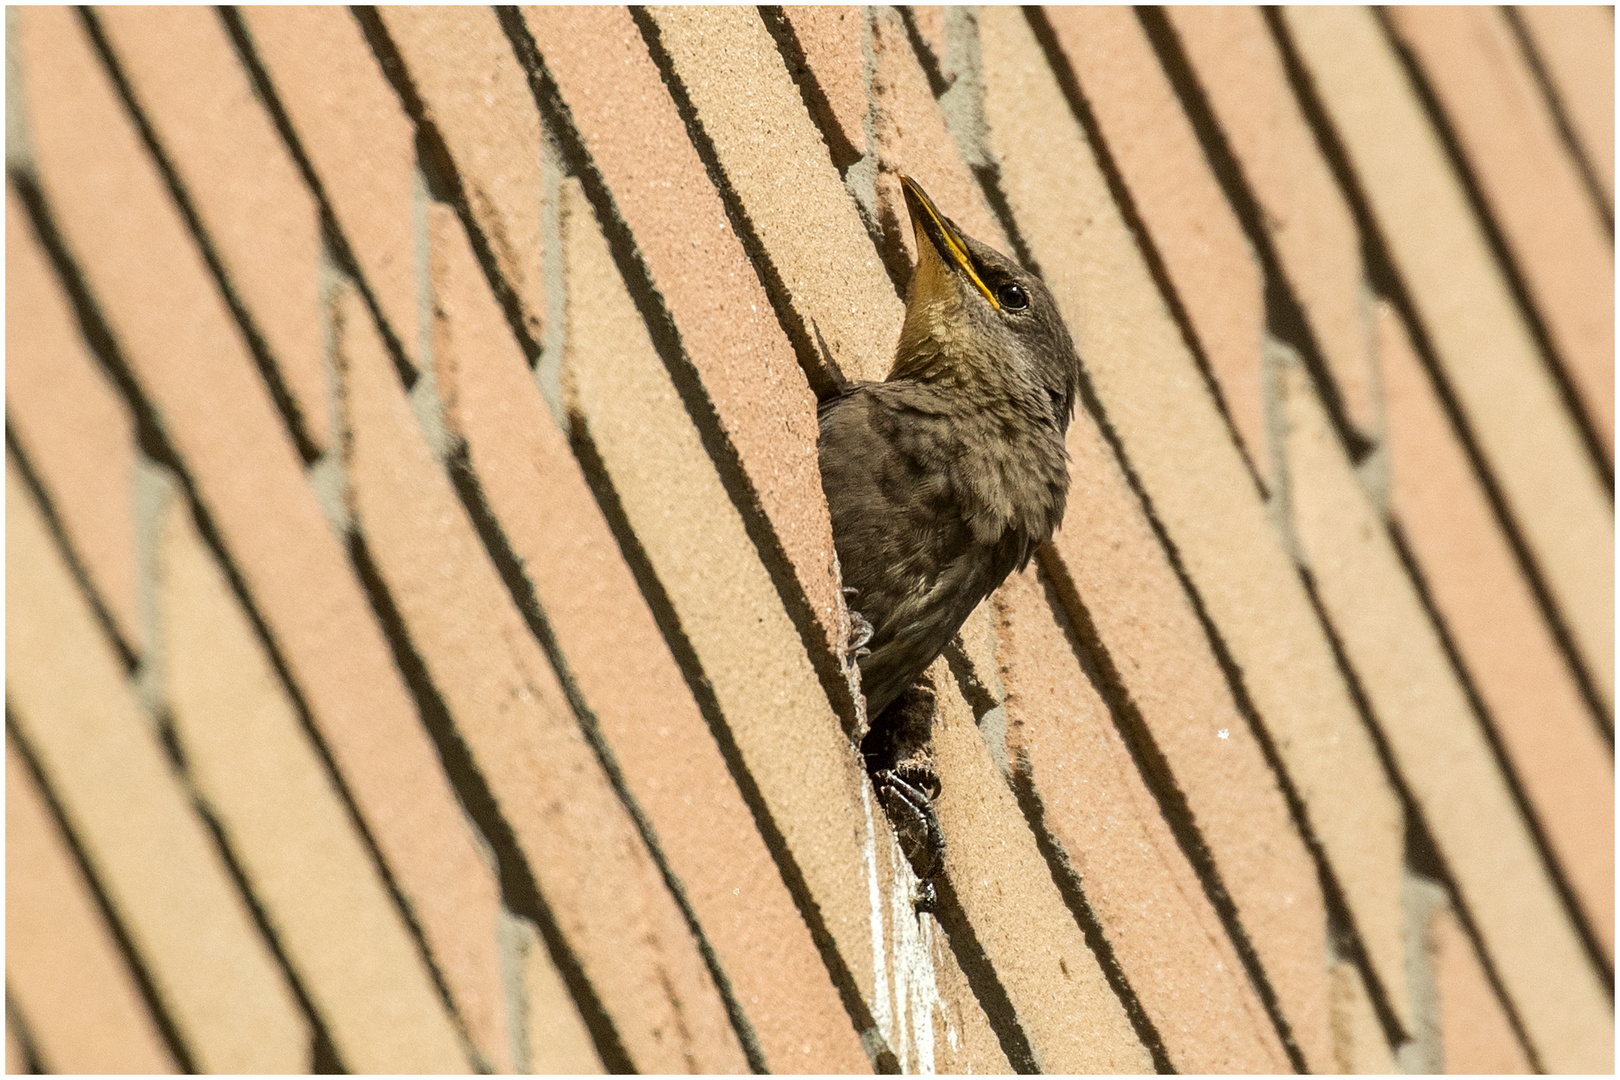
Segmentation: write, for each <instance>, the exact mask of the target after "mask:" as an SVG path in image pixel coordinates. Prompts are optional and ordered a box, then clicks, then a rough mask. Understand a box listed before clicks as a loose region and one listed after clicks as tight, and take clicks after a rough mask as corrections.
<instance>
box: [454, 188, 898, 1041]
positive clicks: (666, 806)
mask: <svg viewBox="0 0 1620 1080" xmlns="http://www.w3.org/2000/svg"><path fill="white" fill-rule="evenodd" d="M433 213H434V216H433V218H432V224H433V230H432V239H433V246H434V252H435V259H434V266H435V311H436V312H437V313H438V316H439V322H438V324H437V333H436V338H435V341H434V351H433V355H434V360H435V363H436V364H437V365H438V380H439V381H438V386H439V388H440V391H441V392H442V393H443V394H444V396H445V398H446V400H447V402H449V406H448V410H447V415H446V421H447V424H448V426H449V427H450V429H451V430H452V431H454V432H455V433H456V434H458V435H460V436H461V437H462V438H464V439H465V440H466V443H467V447H468V452H469V456H470V459H471V464H472V467H473V469H474V470H475V472H476V473H477V475H478V479H479V483H480V484H481V485H482V488H483V491H484V494H485V496H486V497H487V498H488V499H489V501H490V504H491V506H492V507H493V509H494V510H495V512H496V514H497V515H498V516H499V518H500V521H501V526H502V528H503V530H504V531H505V534H506V536H507V538H508V540H509V541H510V542H511V544H512V547H513V550H514V552H515V553H516V554H517V556H518V557H519V558H520V559H521V560H522V561H523V565H524V568H525V570H526V573H527V577H528V580H529V582H530V583H531V584H532V585H533V587H534V590H535V595H536V598H537V599H538V600H539V602H540V605H541V607H542V608H543V609H544V611H545V612H546V617H547V620H548V621H549V623H550V625H551V626H552V628H553V630H554V631H555V633H556V634H557V640H558V645H559V646H560V647H561V649H562V651H563V653H564V655H565V656H567V658H568V662H569V665H570V668H571V670H572V672H573V675H574V678H575V679H576V680H577V682H578V685H579V689H580V691H581V693H583V695H584V697H585V700H586V703H587V704H588V705H590V707H591V708H592V709H593V710H594V712H595V713H596V717H597V720H598V722H599V723H600V724H601V728H602V734H603V736H604V737H605V739H606V740H607V742H608V744H609V745H610V746H611V747H612V748H613V751H614V753H615V754H616V756H617V758H618V762H619V765H620V767H621V768H622V769H623V770H624V773H625V778H626V780H627V781H628V783H629V786H630V789H631V791H632V792H633V793H634V794H635V795H636V797H637V799H638V800H639V801H640V803H641V806H642V808H643V810H645V811H646V813H647V814H648V816H649V818H650V819H651V821H652V823H653V826H654V828H655V829H656V830H657V833H658V837H659V843H660V846H661V847H662V849H663V851H664V854H665V855H666V856H667V857H668V859H669V860H670V864H671V866H672V868H673V869H674V871H675V873H676V874H677V875H678V876H679V877H680V879H681V880H682V882H683V884H684V885H685V888H686V892H687V896H688V898H689V899H690V900H691V902H692V905H693V907H694V909H695V910H696V912H697V915H698V919H699V921H700V922H701V924H702V925H703V927H704V929H705V931H706V933H707V934H708V937H709V940H710V943H711V944H712V945H713V946H714V948H715V950H716V952H717V953H718V955H719V959H720V963H721V966H722V967H723V968H724V969H725V971H726V972H727V974H728V975H729V977H730V978H731V980H732V985H733V987H734V989H735V991H736V993H737V995H738V998H739V1000H740V1001H741V1002H742V1003H743V1011H744V1012H745V1013H746V1014H747V1016H748V1018H749V1021H750V1022H751V1023H752V1025H753V1027H754V1030H755V1033H756V1034H757V1035H758V1036H759V1039H760V1044H761V1048H762V1049H763V1051H764V1053H765V1055H766V1060H767V1061H768V1062H769V1063H770V1065H771V1067H772V1068H773V1069H778V1070H782V1071H795V1072H805V1071H814V1070H817V1069H824V1070H828V1071H835V1072H845V1071H859V1070H861V1069H864V1068H868V1067H870V1063H869V1062H868V1061H867V1058H866V1054H865V1053H864V1052H863V1051H862V1049H861V1045H860V1042H859V1040H858V1039H857V1037H856V1035H857V1033H856V1031H855V1030H854V1028H853V1027H851V1025H850V1019H849V1017H848V1015H847V1014H846V1013H845V1012H844V1009H843V1006H842V1004H841V1003H840V1002H839V1000H838V996H837V994H836V992H835V990H834V988H833V985H832V983H831V981H830V980H829V979H828V977H827V971H826V969H825V967H824V966H823V964H822V960H821V956H820V954H819V953H818V952H817V951H816V947H815V944H814V942H813V941H812V940H811V937H810V934H809V931H808V930H807V928H806V927H805V924H804V921H803V919H802V918H801V917H800V915H799V913H798V911H797V910H796V909H795V908H794V906H793V899H792V897H791V896H790V895H789V893H788V890H787V888H786V887H785V886H784V885H783V882H782V879H781V877H780V875H779V873H778V871H777V868H776V865H775V863H774V862H773V861H772V858H771V855H770V853H769V851H768V850H766V847H765V844H764V841H763V840H762V839H761V837H760V835H759V832H758V830H757V826H756V824H755V821H754V818H753V816H752V814H751V813H750V812H749V809H748V807H747V805H746V804H745V803H744V802H743V798H742V795H741V793H740V792H739V791H738V789H737V784H736V782H735V781H734V780H733V779H732V777H731V775H730V774H729V772H728V771H727V766H726V762H725V760H724V759H723V757H722V756H721V753H720V750H719V747H718V746H717V745H716V744H715V740H714V736H713V734H712V733H711V732H710V731H709V728H708V724H707V722H706V721H705V720H704V718H703V715H702V714H701V713H700V712H699V710H698V707H697V704H696V703H695V702H694V700H693V698H692V694H691V691H690V690H689V689H688V688H687V686H686V684H685V682H683V681H682V677H681V672H680V669H679V668H678V667H677V666H676V664H675V661H674V658H673V657H672V656H671V655H670V651H669V648H668V646H667V645H665V643H664V641H663V639H662V638H661V637H660V636H659V631H658V626H657V625H656V623H655V622H654V620H653V616H652V612H651V611H650V610H649V609H648V607H647V604H646V601H645V600H643V599H642V596H641V594H640V592H639V591H638V589H637V585H636V582H635V579H634V578H633V577H632V576H631V573H630V570H629V568H628V567H627V566H626V565H625V562H624V559H623V557H622V556H621V555H620V553H619V549H618V546H617V544H616V543H615V541H614V539H613V535H612V533H611V532H610V531H609V529H608V525H607V522H606V520H605V519H604V518H603V517H602V513H601V511H600V510H599V509H598V508H597V505H596V503H595V501H594V500H593V498H592V495H591V492H590V488H589V487H588V486H587V484H586V480H585V476H584V474H583V473H582V472H581V470H580V468H579V465H578V463H577V462H576V461H575V460H574V457H573V454H572V453H571V452H570V450H569V446H568V441H567V438H566V437H565V435H564V434H563V432H562V431H561V430H559V429H558V427H557V425H556V423H555V421H554V420H553V419H552V416H551V413H550V412H549V411H548V409H547V408H546V405H545V402H544V401H543V400H542V399H541V397H540V393H539V390H538V389H537V388H536V386H535V382H534V377H533V375H532V373H531V372H530V371H529V368H528V365H527V364H526V363H525V362H524V358H523V355H522V353H521V352H520V351H519V349H518V347H517V344H516V342H514V341H513V339H512V336H511V334H510V332H509V331H508V329H507V326H506V324H505V322H504V321H503V319H502V316H501V312H500V310H499V308H497V307H496V305H495V302H494V297H493V296H492V295H491V294H490V291H489V288H488V286H487V285H486V283H485V281H484V279H483V275H482V273H481V272H480V271H479V268H478V265H477V263H476V262H475V261H474V260H473V257H472V252H471V249H470V247H469V246H468V243H467V239H466V236H465V233H464V232H463V231H462V228H461V225H460V223H459V222H458V221H456V220H455V218H454V217H453V215H451V214H450V212H449V211H448V208H445V207H440V206H436V207H435V208H434V211H433ZM580 287H585V286H584V283H580ZM586 304H587V305H588V306H589V307H591V308H593V309H594V310H595V311H596V312H597V313H598V315H599V314H600V310H601V303H600V301H599V300H587V301H586ZM559 521H566V522H568V523H569V524H568V527H567V528H558V527H557V526H556V523H557V522H559ZM653 716H656V717H657V723H656V724H653V723H651V722H650V719H651V717H653Z"/></svg>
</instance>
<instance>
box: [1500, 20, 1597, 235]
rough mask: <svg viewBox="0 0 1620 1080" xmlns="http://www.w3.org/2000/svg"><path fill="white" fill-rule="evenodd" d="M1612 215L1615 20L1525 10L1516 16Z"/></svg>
mask: <svg viewBox="0 0 1620 1080" xmlns="http://www.w3.org/2000/svg"><path fill="white" fill-rule="evenodd" d="M1518 15H1519V17H1520V18H1521V19H1523V20H1524V25H1525V28H1526V30H1527V31H1528V33H1529V38H1530V42H1531V47H1532V48H1533V49H1534V50H1535V53H1536V55H1537V57H1538V59H1539V60H1540V62H1541V64H1542V65H1543V67H1544V68H1545V70H1546V72H1547V78H1548V81H1550V82H1551V83H1552V88H1553V93H1554V94H1555V95H1556V96H1557V99H1558V104H1559V106H1560V107H1561V108H1562V109H1563V110H1564V115H1565V116H1566V117H1567V118H1568V119H1569V123H1570V126H1571V127H1572V128H1573V129H1574V134H1575V138H1576V139H1577V140H1578V142H1579V144H1580V147H1581V149H1582V150H1583V151H1584V152H1585V157H1586V161H1587V162H1588V163H1589V164H1590V165H1591V167H1592V169H1593V171H1594V172H1595V173H1596V174H1597V178H1598V182H1599V183H1600V184H1601V185H1602V186H1603V191H1604V194H1606V195H1607V196H1608V198H1609V213H1610V214H1611V215H1612V214H1613V213H1614V15H1613V14H1612V13H1605V12H1604V10H1603V9H1602V8H1600V7H1576V6H1565V5H1554V4H1548V5H1546V6H1541V5H1528V6H1526V7H1524V8H1523V9H1521V10H1520V11H1519V12H1518Z"/></svg>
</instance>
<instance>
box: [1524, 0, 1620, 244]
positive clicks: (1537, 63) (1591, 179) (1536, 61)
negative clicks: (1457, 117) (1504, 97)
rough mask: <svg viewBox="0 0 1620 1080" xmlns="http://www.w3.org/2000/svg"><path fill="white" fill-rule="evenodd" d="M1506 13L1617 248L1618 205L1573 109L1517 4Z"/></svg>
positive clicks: (1564, 141)
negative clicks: (1605, 186)
mask: <svg viewBox="0 0 1620 1080" xmlns="http://www.w3.org/2000/svg"><path fill="white" fill-rule="evenodd" d="M1502 16H1503V18H1505V19H1507V22H1508V26H1509V27H1510V28H1511V29H1512V31H1513V36H1514V38H1516V39H1517V40H1518V44H1519V48H1520V49H1521V50H1522V51H1523V53H1524V59H1525V62H1526V63H1527V64H1528V65H1529V67H1530V71H1531V74H1532V75H1534V77H1535V80H1536V87H1537V88H1538V89H1539V90H1540V91H1541V95H1542V97H1543V98H1544V99H1545V100H1546V102H1547V111H1548V112H1549V113H1551V114H1552V118H1553V124H1554V126H1556V127H1557V128H1558V137H1559V139H1561V140H1562V141H1563V144H1564V149H1565V151H1566V152H1568V154H1569V156H1570V158H1571V159H1572V160H1573V161H1574V163H1575V169H1576V171H1577V172H1579V173H1580V174H1581V185H1582V186H1583V187H1584V188H1585V189H1586V194H1587V196H1588V197H1589V198H1590V199H1591V200H1592V205H1593V207H1595V208H1596V210H1597V213H1598V216H1599V217H1600V218H1602V219H1603V227H1604V233H1605V235H1606V236H1607V238H1608V241H1609V247H1610V248H1611V249H1613V247H1614V205H1613V204H1612V203H1610V201H1609V197H1608V195H1606V194H1605V193H1604V191H1603V183H1602V181H1600V180H1599V179H1598V174H1597V169H1596V168H1594V167H1593V164H1592V156H1591V155H1590V154H1589V153H1588V152H1587V150H1586V147H1585V146H1583V145H1582V144H1581V139H1580V136H1578V135H1577V134H1576V133H1575V125H1574V124H1573V123H1572V122H1571V121H1570V118H1569V109H1568V108H1567V107H1566V106H1565V105H1564V97H1563V95H1562V94H1560V93H1559V92H1558V88H1557V86H1555V85H1554V83H1553V79H1552V73H1551V72H1549V71H1548V70H1547V61H1546V58H1544V57H1543V56H1542V55H1541V50H1540V49H1538V48H1536V43H1535V39H1534V38H1533V37H1532V36H1531V34H1530V28H1529V27H1527V26H1526V25H1525V24H1524V16H1523V15H1520V14H1519V10H1518V8H1517V7H1516V6H1513V5H1505V6H1504V7H1503V8H1502Z"/></svg>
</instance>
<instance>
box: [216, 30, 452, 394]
mask: <svg viewBox="0 0 1620 1080" xmlns="http://www.w3.org/2000/svg"><path fill="white" fill-rule="evenodd" d="M219 17H220V21H221V22H222V23H223V24H224V26H225V33H226V35H227V36H228V37H229V38H230V39H231V45H232V46H233V47H234V48H235V49H236V55H237V59H238V60H240V61H241V62H242V68H243V70H245V71H246V72H247V75H248V79H249V81H250V82H252V84H253V91H254V93H255V94H256V95H257V96H258V99H259V104H261V105H262V106H264V108H265V111H267V112H268V113H269V114H270V119H271V121H272V122H273V123H274V125H275V128H276V132H277V134H279V135H280V136H281V142H282V145H283V146H285V147H286V148H287V152H288V153H289V154H291V155H292V159H293V163H294V164H295V165H296V166H297V167H298V172H299V174H300V175H301V176H302V177H303V178H304V184H305V185H306V186H307V187H308V188H309V190H310V191H311V192H312V193H313V194H314V196H315V202H316V205H317V206H319V207H320V209H321V236H322V239H323V240H324V241H325V243H326V245H327V248H328V249H329V251H330V253H331V256H332V260H333V262H335V263H336V264H337V266H338V268H339V269H340V270H342V271H343V272H344V273H345V274H348V275H349V276H350V277H351V278H353V279H354V283H355V287H356V288H358V289H359V290H360V296H361V298H362V299H363V300H364V301H365V304H366V307H367V308H369V309H370V311H371V317H372V319H373V320H374V321H375V322H376V324H377V328H378V330H379V332H380V333H382V335H383V337H384V341H385V344H386V345H387V346H388V348H387V353H388V355H389V357H390V358H391V359H392V360H393V362H394V364H395V366H396V367H398V369H399V377H400V380H401V381H402V382H404V384H405V388H406V389H407V390H409V389H411V388H413V387H414V386H415V385H416V380H417V377H418V375H419V374H420V373H419V372H418V371H417V369H416V366H415V364H414V363H413V362H412V361H411V360H410V359H409V357H410V356H411V354H410V353H409V352H408V351H406V349H405V347H404V346H403V345H401V344H400V341H399V339H398V338H397V337H395V336H394V331H393V328H392V327H391V326H390V325H389V324H388V322H387V320H386V319H384V318H383V317H382V308H381V306H379V304H378V303H377V297H376V295H375V294H374V293H373V292H372V291H371V287H370V286H369V285H367V284H366V282H365V281H363V280H362V279H361V278H360V276H359V267H360V262H359V260H358V259H356V258H355V255H354V249H353V248H351V247H350V246H349V241H348V238H347V237H346V236H344V234H343V230H342V229H341V228H340V227H339V226H338V223H337V217H336V216H335V215H334V214H333V213H332V204H331V200H329V199H328V198H327V197H326V189H325V187H324V186H322V184H321V178H320V176H319V175H317V174H316V172H315V167H314V166H313V165H312V164H310V160H309V156H308V155H307V154H305V153H304V149H303V144H302V143H301V142H300V141H299V139H298V133H297V131H296V129H294V128H293V124H292V118H291V117H289V116H288V115H287V110H286V108H285V107H284V106H283V105H282V104H281V99H280V97H278V96H277V94H276V91H275V86H274V84H272V83H271V81H270V73H269V72H267V71H266V70H265V68H264V64H263V63H262V62H261V61H260V60H259V54H258V51H257V49H256V48H255V47H254V45H253V37H252V35H250V34H249V33H248V28H247V24H246V23H244V22H243V21H242V16H241V14H240V13H239V12H238V11H237V10H236V9H235V8H233V7H221V8H219Z"/></svg>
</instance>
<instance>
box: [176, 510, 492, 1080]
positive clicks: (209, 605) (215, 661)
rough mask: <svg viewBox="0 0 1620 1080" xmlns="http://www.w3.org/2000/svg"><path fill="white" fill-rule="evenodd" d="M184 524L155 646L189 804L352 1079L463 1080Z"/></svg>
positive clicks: (334, 813)
mask: <svg viewBox="0 0 1620 1080" xmlns="http://www.w3.org/2000/svg"><path fill="white" fill-rule="evenodd" d="M188 517H189V515H186V514H185V511H184V509H183V508H176V507H173V506H172V504H171V510H170V512H169V513H168V514H166V515H165V518H166V520H165V521H164V523H163V525H162V539H161V540H160V548H159V551H158V559H159V560H160V565H159V567H158V569H157V575H158V578H159V581H160V583H161V584H160V588H161V589H162V598H161V601H160V604H161V611H162V614H161V616H160V621H161V626H162V629H161V631H160V632H161V634H162V639H161V642H160V643H154V644H155V645H156V655H158V656H160V657H162V658H163V659H162V674H163V685H164V690H165V699H166V701H167V703H168V706H169V713H170V716H171V717H172V719H173V723H174V729H175V736H176V739H177V740H178V742H179V744H180V746H181V747H182V749H183V751H184V753H185V757H186V762H187V765H188V767H189V768H190V770H191V774H192V776H193V777H194V779H195V782H196V785H197V790H198V792H199V793H200V794H201V795H202V797H203V798H204V799H206V800H207V801H208V803H209V806H210V807H211V808H212V809H213V812H214V813H215V814H216V815H217V817H218V819H219V821H220V824H221V825H222V826H223V827H224V829H225V832H226V833H227V835H229V836H230V837H231V840H232V843H233V844H234V845H235V847H236V850H237V852H238V857H239V859H240V860H241V863H242V868H243V870H244V872H245V873H246V874H247V876H248V878H249V880H251V881H252V882H253V884H254V887H255V889H256V891H257V894H258V896H259V898H260V902H261V903H262V904H263V905H264V907H265V911H266V913H267V915H268V916H269V918H270V920H271V922H272V924H273V925H275V926H276V928H277V931H278V933H279V937H280V940H281V942H282V945H283V948H285V949H286V952H287V958H288V961H289V962H290V963H291V964H292V965H293V968H294V970H296V971H297V972H298V973H299V975H300V977H301V979H302V980H303V982H304V984H305V985H306V986H307V988H308V992H309V995H310V997H311V999H312V1000H313V1001H314V1003H315V1007H316V1008H317V1009H319V1010H320V1013H321V1016H322V1017H323V1018H324V1019H325V1021H326V1023H327V1025H328V1026H329V1030H330V1032H331V1036H332V1041H333V1043H334V1045H335V1048H336V1050H337V1052H338V1054H339V1056H340V1057H341V1059H342V1060H343V1062H344V1063H345V1064H346V1065H347V1066H348V1067H349V1068H351V1069H354V1070H356V1071H360V1072H375V1071H387V1070H412V1071H414V1070H426V1069H433V1070H438V1071H441V1072H459V1071H461V1070H464V1069H466V1068H467V1067H468V1065H469V1062H468V1060H467V1057H466V1054H465V1053H464V1052H463V1050H462V1047H461V1043H460V1040H459V1038H458V1037H457V1035H456V1032H455V1029H454V1027H453V1026H452V1025H451V1023H450V1020H449V1018H448V1017H447V1016H446V1015H445V1012H444V1006H443V1004H442V1003H441V1002H440V1000H439V996H438V993H437V992H436V991H435V990H434V988H433V983H432V980H431V979H430V977H429V974H428V972H427V971H426V969H425V968H424V967H423V964H422V959H421V956H420V955H419V953H418V952H417V949H416V946H415V944H414V943H413V942H412V941H411V939H410V937H409V935H408V933H407V932H406V928H405V925H404V923H403V921H402V920H401V919H400V916H399V912H398V911H397V910H396V909H395V907H394V905H393V902H392V901H391V900H390V899H389V896H388V893H387V891H386V890H385V888H384V887H383V883H382V882H381V880H379V879H378V877H377V874H376V869H375V867H374V866H373V865H372V863H371V860H370V857H369V856H368V855H367V853H366V850H365V847H364V846H363V845H362V843H361V841H360V838H359V837H358V836H356V835H355V832H354V827H353V825H352V824H351V822H350V821H349V818H348V814H347V812H346V810H345V809H344V807H343V804H342V802H341V801H340V799H339V797H338V794H337V792H336V791H334V790H333V788H332V784H331V780H330V779H329V778H328V777H327V775H326V774H325V771H324V770H323V768H322V766H321V763H320V760H319V759H318V758H317V757H316V755H315V752H314V750H313V748H312V747H311V746H310V745H309V742H308V740H307V738H306V737H305V735H304V733H303V732H302V731H300V730H299V728H298V720H297V717H296V716H295V715H294V713H293V709H292V705H291V703H290V702H289V701H288V700H287V697H286V694H285V692H284V691H283V689H282V687H281V686H280V684H279V682H278V680H277V679H276V676H275V673H274V671H272V670H271V668H270V662H269V659H268V658H267V657H266V656H265V655H264V652H263V649H262V648H261V646H260V645H259V643H258V641H256V640H255V639H254V636H253V631H252V628H251V627H250V626H249V624H248V622H247V619H246V617H245V615H244V614H243V612H242V611H241V609H240V608H239V607H237V605H236V601H235V599H234V598H233V597H232V596H231V595H230V586H229V585H228V583H227V582H226V580H225V577H224V575H223V574H222V573H221V572H220V569H219V567H218V566H217V565H216V564H215V563H214V562H213V560H212V558H211V556H210V554H209V552H208V551H207V549H206V548H205V547H204V546H203V543H202V540H201V538H200V537H198V536H197V534H196V531H195V527H194V526H193V525H192V523H191V522H190V521H189V520H187V518H188Z"/></svg>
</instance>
